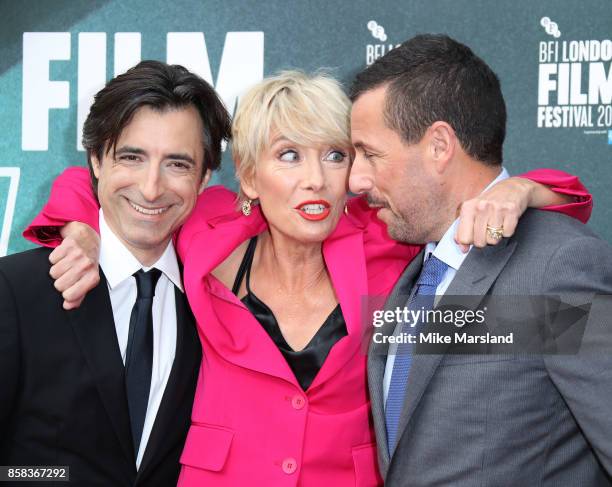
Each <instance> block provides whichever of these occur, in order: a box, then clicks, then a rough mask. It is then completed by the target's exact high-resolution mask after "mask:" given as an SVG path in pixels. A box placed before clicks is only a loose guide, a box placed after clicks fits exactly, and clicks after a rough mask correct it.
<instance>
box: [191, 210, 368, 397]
mask: <svg viewBox="0 0 612 487" xmlns="http://www.w3.org/2000/svg"><path fill="white" fill-rule="evenodd" d="M208 225H209V226H211V227H214V228H215V242H211V244H212V245H213V246H214V247H215V248H214V249H213V250H212V251H211V253H210V254H208V255H206V256H203V254H204V253H202V256H199V257H198V258H199V259H206V261H207V262H206V263H202V264H203V265H198V264H196V265H194V262H190V263H189V267H188V269H187V271H186V274H185V275H186V278H185V286H186V290H187V293H188V295H189V296H190V298H191V299H190V302H191V303H192V308H193V311H194V314H195V315H196V316H201V317H206V316H209V315H210V314H211V312H213V313H214V314H215V315H216V316H217V317H218V318H217V320H216V321H218V323H217V324H213V323H212V322H209V323H207V328H206V332H205V333H203V334H204V335H205V339H206V340H208V341H210V342H211V343H212V345H213V347H214V348H215V350H216V352H217V353H219V354H221V355H222V356H223V357H225V358H226V359H227V360H229V361H231V362H232V363H234V364H236V365H239V366H241V367H245V368H248V369H251V370H256V371H258V372H262V373H265V374H268V375H272V376H275V377H279V378H282V379H284V380H286V381H288V382H291V383H292V384H294V385H296V386H297V387H299V384H298V382H297V380H296V379H295V375H294V374H293V372H292V371H291V369H290V367H289V365H288V364H287V362H286V360H285V359H284V358H283V356H282V354H281V352H280V351H279V350H278V348H277V347H276V345H274V342H273V341H272V340H271V339H270V337H269V335H268V334H267V333H266V331H265V330H264V329H263V327H262V326H261V325H260V324H259V322H257V320H256V319H255V317H254V316H253V315H252V314H251V312H250V311H249V310H248V309H247V308H246V306H244V304H243V303H242V302H241V301H240V300H239V299H238V298H237V297H236V296H235V295H234V294H233V293H232V292H231V290H229V289H227V287H226V286H224V285H223V284H222V283H221V282H219V281H218V280H217V279H216V278H215V277H214V276H212V275H208V274H209V272H210V271H211V270H213V269H214V268H215V267H216V266H217V265H218V264H219V263H220V262H221V261H222V260H223V259H224V258H226V257H227V256H228V255H229V254H230V253H231V252H232V251H233V250H234V249H235V248H236V247H238V246H239V245H240V244H241V243H242V242H244V241H245V240H247V239H249V238H251V237H253V236H255V235H257V234H259V233H261V232H262V231H264V230H265V228H266V222H265V219H264V218H263V215H262V214H261V211H260V208H259V207H258V206H256V207H255V208H254V209H253V213H252V214H251V215H250V216H249V217H244V216H242V215H241V214H240V213H239V212H232V213H230V214H227V215H223V216H221V217H216V218H213V219H211V220H209V221H208ZM206 252H208V250H207V251H206ZM323 255H324V258H325V263H326V265H327V266H328V269H329V272H330V275H331V279H332V283H333V285H334V289H335V291H336V294H337V298H338V301H339V302H340V307H341V309H342V313H343V315H344V318H345V320H346V324H347V331H348V335H347V336H345V337H343V338H342V339H340V340H339V341H338V343H336V344H335V345H334V347H333V348H332V350H331V351H330V354H329V355H328V357H327V359H326V360H325V363H324V364H323V366H322V368H321V370H320V371H319V373H318V374H317V377H315V379H314V381H313V383H312V384H311V386H310V389H312V388H313V387H316V386H317V385H319V384H321V383H322V382H324V381H326V380H327V379H329V377H331V376H333V375H334V374H335V373H336V372H337V371H338V369H340V368H341V367H342V366H343V365H345V364H346V362H347V361H348V360H349V359H350V358H351V357H352V356H353V354H354V352H355V350H356V348H358V347H359V346H360V344H361V339H362V337H363V332H364V328H363V326H362V325H361V307H360V306H361V300H362V297H363V296H366V295H367V275H366V269H365V256H364V251H363V233H362V229H361V226H360V225H359V224H358V223H356V222H355V221H354V220H353V219H350V218H349V217H347V216H346V215H343V216H342V217H341V218H340V221H339V222H338V226H337V227H336V229H335V230H334V232H333V233H332V235H330V237H329V238H328V239H327V240H326V241H325V242H324V244H323ZM202 286H204V287H205V288H207V289H208V291H209V292H210V295H211V299H212V301H213V303H212V306H211V305H210V304H208V303H205V302H204V301H203V300H202V299H201V297H198V296H201V295H200V293H201V292H202V291H201V290H202ZM210 308H212V310H211V309H210ZM200 321H201V320H200ZM200 326H201V323H200ZM230 326H233V327H234V328H230ZM238 327H239V328H238Z"/></svg>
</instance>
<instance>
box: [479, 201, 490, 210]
mask: <svg viewBox="0 0 612 487" xmlns="http://www.w3.org/2000/svg"><path fill="white" fill-rule="evenodd" d="M490 207H491V202H490V201H487V200H479V201H478V203H477V204H476V209H477V210H478V211H486V210H488V209H489V208H490Z"/></svg>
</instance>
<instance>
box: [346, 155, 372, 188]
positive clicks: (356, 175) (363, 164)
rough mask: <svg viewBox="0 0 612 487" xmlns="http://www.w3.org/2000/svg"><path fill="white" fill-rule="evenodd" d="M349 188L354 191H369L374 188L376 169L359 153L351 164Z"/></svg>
mask: <svg viewBox="0 0 612 487" xmlns="http://www.w3.org/2000/svg"><path fill="white" fill-rule="evenodd" d="M349 188H350V190H351V192H352V193H355V194H361V193H367V192H368V191H371V190H372V189H373V188H374V170H373V169H372V165H371V164H369V163H368V162H367V161H365V160H364V157H363V156H362V155H360V154H359V153H357V154H356V155H355V160H354V161H353V165H352V166H351V173H350V175H349Z"/></svg>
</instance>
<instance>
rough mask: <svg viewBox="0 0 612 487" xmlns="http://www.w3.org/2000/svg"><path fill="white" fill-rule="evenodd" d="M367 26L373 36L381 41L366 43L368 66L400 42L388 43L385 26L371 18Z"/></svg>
mask: <svg viewBox="0 0 612 487" xmlns="http://www.w3.org/2000/svg"><path fill="white" fill-rule="evenodd" d="M367 28H368V30H369V31H370V34H371V35H372V37H373V38H374V39H376V40H377V41H379V42H378V43H373V44H366V66H369V65H370V64H372V63H373V62H374V61H376V60H377V59H378V58H379V57H382V56H384V55H385V54H386V53H387V52H389V51H390V50H391V49H393V48H394V47H397V46H399V44H393V43H388V42H387V41H388V36H387V33H386V32H385V28H384V27H383V26H382V25H380V24H379V23H378V22H376V21H375V20H370V21H369V22H368V23H367Z"/></svg>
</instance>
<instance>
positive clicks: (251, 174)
mask: <svg viewBox="0 0 612 487" xmlns="http://www.w3.org/2000/svg"><path fill="white" fill-rule="evenodd" d="M236 167H237V168H238V167H240V161H236ZM240 189H241V190H242V192H243V193H244V195H245V196H246V197H247V198H249V199H250V200H256V199H257V198H259V192H258V191H257V185H256V181H255V168H251V170H250V171H248V174H243V175H242V177H241V178H240Z"/></svg>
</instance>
